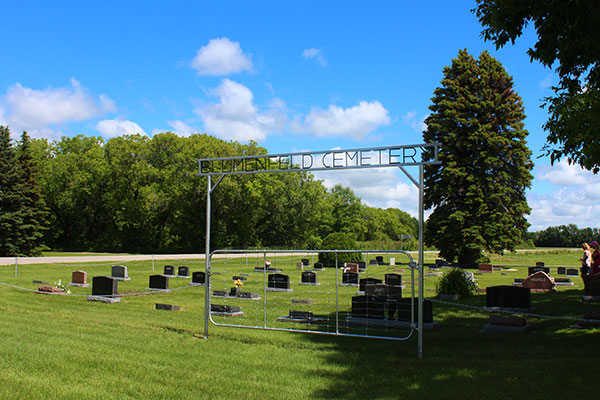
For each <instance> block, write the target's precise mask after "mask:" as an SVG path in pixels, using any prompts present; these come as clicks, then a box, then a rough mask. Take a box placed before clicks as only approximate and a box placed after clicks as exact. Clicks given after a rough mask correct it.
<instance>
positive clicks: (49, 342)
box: [0, 252, 600, 399]
mask: <svg viewBox="0 0 600 400" xmlns="http://www.w3.org/2000/svg"><path fill="white" fill-rule="evenodd" d="M536 256H537V257H536ZM505 257H506V256H503V257H502V258H503V261H504V258H505ZM514 257H515V260H514V261H513V260H511V261H510V263H512V264H516V265H528V263H529V264H531V261H530V258H528V257H533V258H534V259H535V260H534V261H533V262H535V261H542V260H543V261H546V263H547V264H549V265H560V264H562V263H561V262H554V261H553V260H555V259H556V260H558V259H560V258H561V257H564V258H566V259H570V258H574V261H573V262H571V263H570V265H577V261H576V259H577V258H578V257H579V255H578V253H577V252H573V253H572V254H571V253H566V252H565V254H562V253H556V254H554V253H549V254H544V255H543V257H540V255H539V253H537V254H535V255H523V258H522V259H521V258H519V254H517V255H515V256H514ZM299 258H301V257H294V258H292V257H287V258H278V259H276V260H275V259H273V263H274V266H276V267H282V268H283V270H284V273H286V274H288V275H290V276H291V278H292V279H291V280H292V287H293V289H294V292H292V293H270V292H268V293H267V304H268V310H267V311H268V312H267V314H268V321H267V325H268V326H272V327H284V328H305V326H303V325H298V324H289V323H280V322H276V321H275V319H276V317H277V316H279V315H287V312H288V311H289V309H290V308H292V307H294V308H295V309H311V310H313V311H314V312H315V314H318V315H322V316H331V315H332V310H333V311H334V310H335V288H336V286H335V284H334V282H335V275H334V272H335V271H334V270H332V269H329V270H326V271H323V272H322V273H321V272H320V273H319V275H318V276H319V281H320V282H321V286H318V287H311V286H300V285H297V282H298V281H299V280H300V278H299V277H300V271H297V270H296V269H295V261H298V260H296V259H299ZM398 259H399V257H397V260H398ZM551 260H552V262H551ZM173 263H174V265H180V264H185V265H188V266H190V268H191V270H192V271H197V270H201V269H203V268H204V262H203V261H201V260H196V261H189V262H183V261H179V260H177V261H174V262H173ZM260 263H261V259H256V260H254V259H252V258H251V259H250V260H249V263H248V267H246V264H245V259H240V260H215V261H214V262H213V271H215V272H221V274H215V275H214V276H213V289H217V290H219V289H221V290H225V289H228V288H229V287H231V286H232V285H231V283H232V280H231V277H232V275H235V274H239V273H240V272H242V273H248V275H249V277H248V278H249V280H248V282H247V283H246V284H245V285H244V287H243V290H244V291H253V292H258V293H259V294H260V295H261V297H262V296H263V295H264V293H263V292H262V277H263V276H262V274H260V273H254V272H250V269H252V267H254V266H255V265H260ZM165 264H167V262H163V261H161V262H160V263H156V271H155V273H160V272H162V267H163V265H165ZM127 266H128V272H129V276H130V277H131V278H132V280H131V281H129V282H120V283H119V291H120V292H129V293H133V292H143V291H145V288H146V287H147V285H148V276H149V275H151V274H152V273H153V271H152V263H151V262H148V261H146V262H130V263H127ZM399 268H403V269H404V270H405V272H404V273H403V275H404V280H409V277H410V274H409V273H408V270H407V268H406V266H400V267H399ZM75 269H83V270H85V271H87V273H88V279H89V281H91V277H92V276H96V275H107V274H110V265H106V263H90V264H86V265H85V266H81V265H78V264H74V265H65V264H61V265H55V264H48V265H19V273H18V276H17V277H15V271H14V266H3V267H0V282H5V283H9V284H13V285H17V286H23V287H26V288H31V289H34V288H36V287H37V285H36V284H33V283H32V280H34V279H36V280H45V281H49V282H52V283H54V282H57V281H58V280H59V279H61V280H62V281H63V282H70V279H71V272H72V271H74V270H75ZM392 269H393V267H383V266H382V267H369V268H368V274H369V275H370V276H375V277H383V275H384V274H385V273H386V272H390V270H392ZM525 274H526V268H525V267H520V268H518V271H515V272H508V275H500V273H499V272H494V273H493V274H485V275H477V276H476V278H477V279H478V284H479V287H485V286H488V285H496V284H510V283H511V282H512V280H513V279H514V278H518V277H524V275H525ZM339 279H340V280H341V276H339ZM436 280H437V278H436V277H429V276H427V277H426V279H425V289H426V292H425V293H426V296H432V295H433V292H432V290H433V288H434V287H435V282H436ZM573 281H574V282H575V284H576V285H575V286H573V287H567V288H559V291H558V292H557V293H549V294H539V293H535V294H532V302H533V306H534V307H535V312H537V313H540V314H548V315H555V316H564V317H572V318H579V317H581V314H582V308H583V305H582V303H581V300H580V299H581V293H582V292H581V289H582V285H581V280H580V279H578V278H574V279H573ZM188 282H189V281H188V280H184V279H171V282H170V286H171V287H178V286H183V285H186V284H187V283H188ZM338 290H339V291H340V301H339V310H340V313H344V312H347V311H349V309H350V301H349V299H350V297H351V296H352V295H353V293H354V292H355V291H356V288H345V287H343V288H338ZM72 291H73V293H74V294H89V293H90V292H91V289H89V288H88V289H86V288H73V289H72ZM404 293H405V294H404V296H405V297H406V296H407V295H408V294H409V289H408V288H407V289H406V290H405V292H404ZM307 297H310V298H311V299H313V300H314V301H315V304H313V305H311V306H307V305H299V304H294V305H291V298H307ZM212 301H213V303H218V304H234V305H240V306H241V307H242V309H243V310H244V312H245V316H244V317H240V318H232V317H230V318H225V317H221V318H217V317H215V320H217V321H220V322H233V323H235V324H244V325H262V323H263V321H262V313H263V308H262V307H263V302H262V301H251V300H232V299H217V298H213V300H212ZM157 302H162V303H169V304H177V305H180V306H181V308H182V309H181V311H178V312H173V311H160V310H155V309H154V307H155V303H157ZM459 303H461V304H466V305H472V306H483V305H484V304H485V296H484V295H478V296H475V297H473V298H470V299H466V300H461V301H460V302H459ZM332 307H333V308H332ZM487 316H488V315H487V314H485V313H483V312H481V311H480V310H479V309H470V308H462V307H456V306H452V305H442V304H435V306H434V318H435V320H436V321H438V322H440V325H441V327H440V329H439V330H437V331H427V332H425V334H424V358H423V359H418V358H417V357H416V353H417V338H416V335H414V336H413V337H412V338H410V339H409V340H407V341H389V340H378V339H359V338H350V337H339V336H337V337H336V336H327V335H316V334H308V333H290V332H278V331H264V330H253V329H238V328H229V327H221V326H212V325H211V326H210V328H209V339H207V340H205V339H202V338H201V337H202V333H203V326H204V288H203V287H197V288H187V289H182V290H175V291H173V292H171V293H165V294H154V295H146V296H124V297H123V301H122V303H119V304H103V303H94V302H88V301H86V299H85V297H67V296H47V295H38V294H34V293H32V292H29V291H22V290H17V289H14V288H9V287H6V286H0V317H1V321H2V323H1V324H0V340H1V342H0V398H2V399H31V398H47V399H204V398H206V399H224V398H227V399H231V398H249V399H271V398H272V399H290V398H297V399H300V398H322V399H337V398H347V399H365V398H368V399H397V398H403V399H423V398H438V399H439V398H442V399H454V398H460V399H481V398H492V399H498V398H506V397H513V398H531V399H548V398H553V399H554V398H595V397H596V396H597V393H598V390H599V388H600V384H599V383H598V380H597V379H595V378H593V377H595V376H598V374H599V373H600V363H599V362H598V349H599V348H600V330H599V329H584V330H577V329H571V328H569V326H570V325H571V324H572V322H571V321H564V320H554V319H548V318H529V319H528V322H529V323H530V324H531V325H532V327H533V329H534V332H533V333H526V334H501V333H483V332H481V328H482V327H483V325H484V324H485V323H486V321H487ZM331 328H332V325H331V321H330V324H329V325H323V326H320V327H314V326H313V327H312V329H325V330H327V329H331ZM342 329H344V327H342ZM368 333H372V332H371V331H369V332H368ZM384 333H387V334H390V335H397V336H402V335H403V334H404V333H406V332H404V331H403V332H401V333H396V332H391V331H390V332H384Z"/></svg>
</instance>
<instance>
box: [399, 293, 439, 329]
mask: <svg viewBox="0 0 600 400" xmlns="http://www.w3.org/2000/svg"><path fill="white" fill-rule="evenodd" d="M410 305H411V298H410V297H407V298H405V299H400V300H398V303H397V315H398V316H397V318H398V319H401V320H407V321H410V316H411V307H410ZM413 312H414V316H415V321H418V319H419V317H418V315H419V298H418V297H415V302H414V305H413ZM423 323H424V324H431V323H433V302H432V301H431V300H428V299H424V300H423Z"/></svg>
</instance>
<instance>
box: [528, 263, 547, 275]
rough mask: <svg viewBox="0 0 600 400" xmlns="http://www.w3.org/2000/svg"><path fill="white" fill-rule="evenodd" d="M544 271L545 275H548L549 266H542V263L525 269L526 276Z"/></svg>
mask: <svg viewBox="0 0 600 400" xmlns="http://www.w3.org/2000/svg"><path fill="white" fill-rule="evenodd" d="M540 271H541V272H545V273H546V274H547V275H550V268H549V267H544V266H543V265H541V266H537V265H536V266H535V267H529V268H528V269H527V274H528V276H531V275H533V274H535V273H536V272H540Z"/></svg>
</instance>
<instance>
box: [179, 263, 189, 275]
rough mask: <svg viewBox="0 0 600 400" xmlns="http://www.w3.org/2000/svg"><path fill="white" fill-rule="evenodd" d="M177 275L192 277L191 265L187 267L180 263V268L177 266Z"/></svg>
mask: <svg viewBox="0 0 600 400" xmlns="http://www.w3.org/2000/svg"><path fill="white" fill-rule="evenodd" d="M177 277H178V278H189V277H190V269H189V267H186V266H185V265H180V266H179V268H177Z"/></svg>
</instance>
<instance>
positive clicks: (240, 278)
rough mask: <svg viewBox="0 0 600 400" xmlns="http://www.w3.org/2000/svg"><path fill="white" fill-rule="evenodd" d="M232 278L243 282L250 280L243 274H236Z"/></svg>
mask: <svg viewBox="0 0 600 400" xmlns="http://www.w3.org/2000/svg"><path fill="white" fill-rule="evenodd" d="M231 279H233V280H234V281H241V282H245V281H247V280H248V278H246V277H245V276H243V275H234V276H232V277H231Z"/></svg>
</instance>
